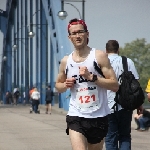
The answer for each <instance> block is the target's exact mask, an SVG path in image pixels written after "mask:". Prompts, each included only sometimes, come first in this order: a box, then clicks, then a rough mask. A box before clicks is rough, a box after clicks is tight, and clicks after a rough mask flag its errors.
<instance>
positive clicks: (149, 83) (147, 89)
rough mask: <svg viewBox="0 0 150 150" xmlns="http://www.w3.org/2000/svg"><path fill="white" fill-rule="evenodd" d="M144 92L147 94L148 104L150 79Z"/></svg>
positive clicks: (149, 99)
mask: <svg viewBox="0 0 150 150" xmlns="http://www.w3.org/2000/svg"><path fill="white" fill-rule="evenodd" d="M145 91H146V92H147V98H148V101H149V102H150V79H149V81H148V84H147V87H146V90H145Z"/></svg>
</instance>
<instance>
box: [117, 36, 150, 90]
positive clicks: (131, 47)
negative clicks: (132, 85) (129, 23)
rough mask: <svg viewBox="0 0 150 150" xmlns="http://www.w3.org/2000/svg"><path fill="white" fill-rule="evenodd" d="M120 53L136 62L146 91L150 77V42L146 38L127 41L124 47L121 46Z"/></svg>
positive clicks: (142, 85)
mask: <svg viewBox="0 0 150 150" xmlns="http://www.w3.org/2000/svg"><path fill="white" fill-rule="evenodd" d="M119 52H120V55H122V56H126V57H128V58H131V59H132V60H133V62H134V63H135V66H136V69H137V71H138V73H139V76H140V80H139V82H140V84H141V87H142V88H143V90H144V91H145V88H146V85H147V82H148V79H149V78H150V44H147V43H146V40H145V39H144V38H143V39H136V40H135V41H132V42H131V43H126V44H125V47H124V48H120V51H119Z"/></svg>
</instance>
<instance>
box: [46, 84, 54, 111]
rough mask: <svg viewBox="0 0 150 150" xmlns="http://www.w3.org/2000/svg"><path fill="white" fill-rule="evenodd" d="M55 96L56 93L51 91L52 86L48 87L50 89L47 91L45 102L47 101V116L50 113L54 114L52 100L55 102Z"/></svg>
mask: <svg viewBox="0 0 150 150" xmlns="http://www.w3.org/2000/svg"><path fill="white" fill-rule="evenodd" d="M53 96H54V93H53V91H52V90H51V86H48V89H47V91H46V97H45V101H46V112H45V113H46V114H48V112H49V113H50V114H51V112H52V105H51V104H52V100H53Z"/></svg>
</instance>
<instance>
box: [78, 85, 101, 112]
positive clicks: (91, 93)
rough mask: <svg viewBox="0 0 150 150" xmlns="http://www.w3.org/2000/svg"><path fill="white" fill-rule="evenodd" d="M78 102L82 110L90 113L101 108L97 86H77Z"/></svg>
mask: <svg viewBox="0 0 150 150" xmlns="http://www.w3.org/2000/svg"><path fill="white" fill-rule="evenodd" d="M76 103H77V107H78V109H79V110H80V112H86V113H90V112H93V111H96V110H98V109H99V108H100V102H99V98H98V90H97V86H96V85H93V86H91V87H84V88H77V89H76Z"/></svg>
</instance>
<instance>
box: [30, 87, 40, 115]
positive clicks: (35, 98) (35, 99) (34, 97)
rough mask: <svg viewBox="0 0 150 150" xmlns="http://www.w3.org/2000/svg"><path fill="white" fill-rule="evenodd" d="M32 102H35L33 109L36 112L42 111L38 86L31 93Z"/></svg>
mask: <svg viewBox="0 0 150 150" xmlns="http://www.w3.org/2000/svg"><path fill="white" fill-rule="evenodd" d="M31 98H32V103H33V108H34V109H33V110H34V112H35V113H40V111H39V110H38V106H39V100H40V93H39V92H38V90H37V88H34V91H33V92H32V94H31Z"/></svg>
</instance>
